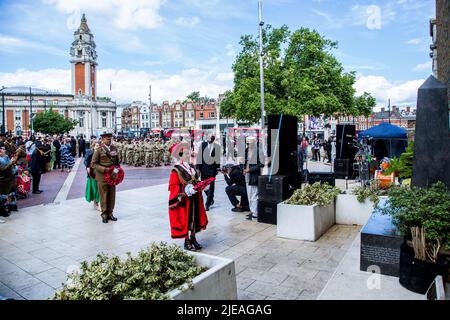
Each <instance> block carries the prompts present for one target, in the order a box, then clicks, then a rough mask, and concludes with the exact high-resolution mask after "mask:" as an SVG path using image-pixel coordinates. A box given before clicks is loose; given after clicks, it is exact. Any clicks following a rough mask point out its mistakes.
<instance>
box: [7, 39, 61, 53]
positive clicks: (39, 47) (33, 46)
mask: <svg viewBox="0 0 450 320" xmlns="http://www.w3.org/2000/svg"><path fill="white" fill-rule="evenodd" d="M24 50H33V51H39V52H45V53H49V54H54V55H57V56H67V53H66V52H64V51H63V50H61V49H58V48H55V47H51V46H46V45H43V44H41V43H38V42H33V41H29V40H24V39H20V38H15V37H10V36H6V35H2V34H0V52H7V53H13V52H20V51H24Z"/></svg>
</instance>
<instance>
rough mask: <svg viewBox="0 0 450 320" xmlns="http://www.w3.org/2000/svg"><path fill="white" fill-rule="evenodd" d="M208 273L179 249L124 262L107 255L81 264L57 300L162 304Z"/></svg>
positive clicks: (152, 251)
mask: <svg viewBox="0 0 450 320" xmlns="http://www.w3.org/2000/svg"><path fill="white" fill-rule="evenodd" d="M204 271H205V269H204V268H202V267H200V266H198V265H196V264H195V263H194V258H193V256H191V255H189V254H187V253H186V252H185V251H183V250H182V249H181V248H180V247H179V246H177V245H175V244H173V245H167V244H166V243H161V244H153V245H152V246H151V247H150V248H148V249H147V250H141V251H140V252H139V253H138V254H137V256H135V257H133V256H132V255H131V254H130V253H127V258H126V259H124V260H121V259H120V258H119V257H117V256H113V257H108V256H106V255H105V254H99V255H97V258H96V259H95V260H94V261H92V262H90V263H88V262H86V261H84V262H82V263H81V273H72V274H70V275H69V277H68V281H67V283H66V284H65V285H64V287H63V288H62V290H61V291H59V292H57V293H56V294H55V296H54V297H53V299H55V300H119V299H139V300H156V299H158V300H161V299H168V298H169V297H168V295H167V293H168V292H169V291H170V290H172V289H175V288H178V287H180V286H181V285H183V284H184V283H186V282H187V283H188V284H189V285H192V279H193V278H194V277H196V276H197V275H199V274H200V273H202V272H204Z"/></svg>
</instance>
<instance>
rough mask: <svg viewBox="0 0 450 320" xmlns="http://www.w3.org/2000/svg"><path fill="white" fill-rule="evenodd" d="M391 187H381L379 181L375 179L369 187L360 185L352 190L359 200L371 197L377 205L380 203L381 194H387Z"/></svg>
mask: <svg viewBox="0 0 450 320" xmlns="http://www.w3.org/2000/svg"><path fill="white" fill-rule="evenodd" d="M388 190H389V189H381V188H380V185H379V183H377V182H376V181H373V182H372V183H371V184H370V186H368V187H361V186H358V187H356V188H354V189H353V190H352V193H353V194H354V195H356V199H357V200H358V201H359V202H361V203H362V202H364V201H366V199H367V198H369V200H370V201H372V202H373V203H374V204H375V206H377V205H378V202H379V201H380V199H379V197H380V196H387V195H388V192H389V191H388Z"/></svg>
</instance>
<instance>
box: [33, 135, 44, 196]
mask: <svg viewBox="0 0 450 320" xmlns="http://www.w3.org/2000/svg"><path fill="white" fill-rule="evenodd" d="M41 148H42V143H41V142H40V141H39V140H38V141H36V148H35V149H34V151H33V154H32V155H31V176H32V177H33V193H34V194H39V193H42V190H39V184H40V183H41V174H42V168H43V164H44V153H43V152H42V150H41Z"/></svg>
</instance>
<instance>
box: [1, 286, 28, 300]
mask: <svg viewBox="0 0 450 320" xmlns="http://www.w3.org/2000/svg"><path fill="white" fill-rule="evenodd" d="M0 297H2V298H3V299H14V300H24V298H23V297H22V296H20V295H19V294H18V293H17V292H15V291H14V290H12V289H10V288H9V287H7V286H6V285H4V284H3V283H1V282H0Z"/></svg>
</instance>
